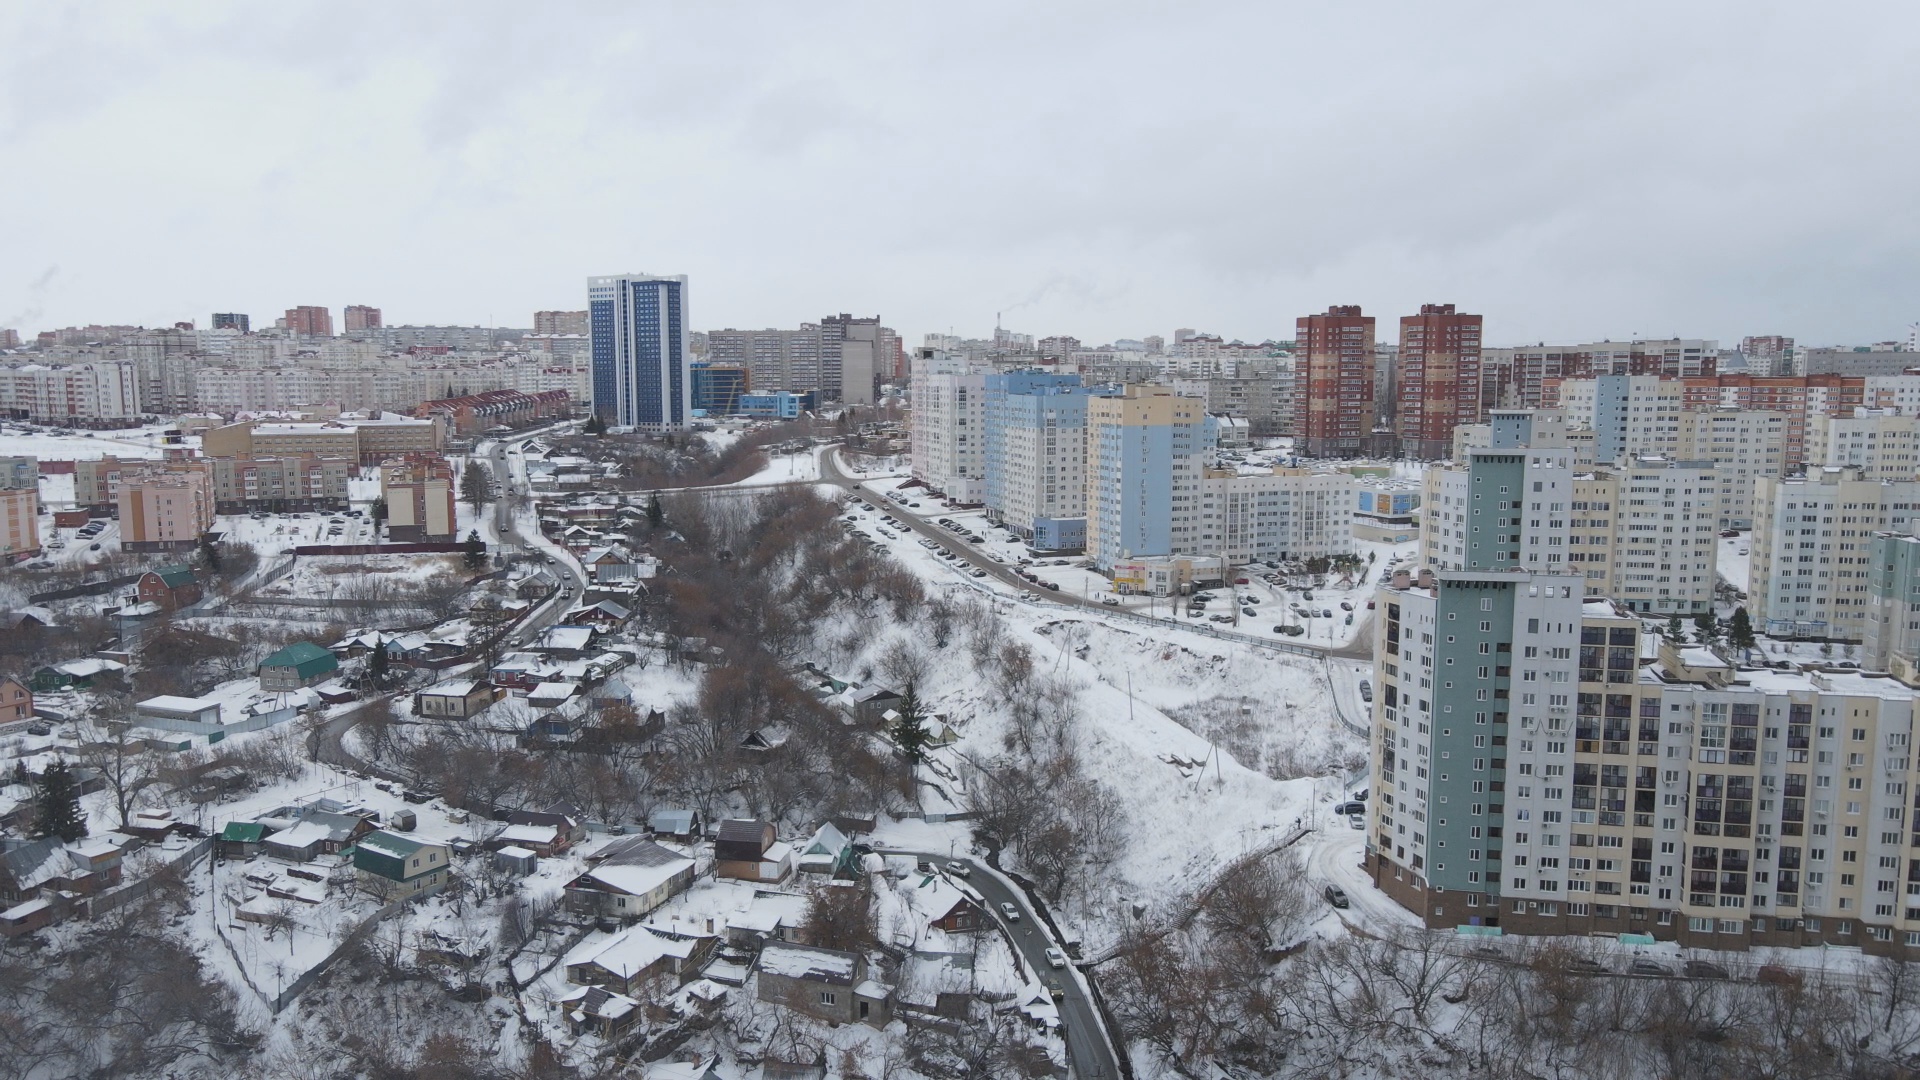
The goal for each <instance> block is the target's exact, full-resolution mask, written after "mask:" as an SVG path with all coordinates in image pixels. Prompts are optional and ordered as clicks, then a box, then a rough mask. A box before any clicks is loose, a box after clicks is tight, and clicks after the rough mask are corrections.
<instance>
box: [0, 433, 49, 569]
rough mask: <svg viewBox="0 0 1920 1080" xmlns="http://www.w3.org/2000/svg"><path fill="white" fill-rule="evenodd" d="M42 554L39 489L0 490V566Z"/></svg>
mask: <svg viewBox="0 0 1920 1080" xmlns="http://www.w3.org/2000/svg"><path fill="white" fill-rule="evenodd" d="M28 460H29V461H31V460H32V459H31V458H29V459H28ZM39 553H40V489H39V488H38V487H24V488H0V565H4V564H7V563H12V562H18V561H19V560H21V559H29V558H32V557H33V556H35V555H37V554H39Z"/></svg>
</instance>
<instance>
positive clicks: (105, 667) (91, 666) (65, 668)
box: [53, 656, 127, 679]
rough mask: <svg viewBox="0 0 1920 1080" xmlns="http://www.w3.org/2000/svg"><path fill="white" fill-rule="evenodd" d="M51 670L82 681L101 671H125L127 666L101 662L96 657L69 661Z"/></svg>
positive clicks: (111, 661) (116, 662)
mask: <svg viewBox="0 0 1920 1080" xmlns="http://www.w3.org/2000/svg"><path fill="white" fill-rule="evenodd" d="M53 669H54V670H55V671H58V672H62V673H64V674H67V675H71V676H73V677H74V678H76V679H84V678H87V677H88V676H91V675H98V674H100V673H101V672H103V671H125V670H127V665H125V664H122V663H120V662H119V661H117V660H102V659H100V658H99V657H97V656H89V657H87V658H85V659H83V660H69V661H67V662H66V663H64V664H55V665H54V666H53Z"/></svg>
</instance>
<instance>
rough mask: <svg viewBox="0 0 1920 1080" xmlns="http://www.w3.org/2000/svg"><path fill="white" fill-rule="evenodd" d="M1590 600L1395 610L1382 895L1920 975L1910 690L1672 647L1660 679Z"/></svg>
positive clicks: (1631, 622) (1573, 929) (1378, 722)
mask: <svg viewBox="0 0 1920 1080" xmlns="http://www.w3.org/2000/svg"><path fill="white" fill-rule="evenodd" d="M1579 593H1580V582H1579V581H1578V579H1567V578H1556V577H1554V576H1552V575H1536V574H1526V573H1517V574H1516V573H1499V572H1479V571H1461V572H1454V571H1441V572H1438V573H1432V572H1429V573H1427V574H1424V575H1423V576H1422V578H1421V580H1419V581H1418V582H1415V581H1413V580H1411V579H1410V578H1409V577H1408V576H1405V575H1403V576H1401V577H1398V578H1396V579H1395V580H1394V581H1393V582H1392V583H1391V584H1390V585H1389V586H1388V587H1387V588H1386V589H1384V590H1383V591H1382V593H1381V596H1380V605H1381V608H1382V609H1384V612H1385V614H1384V617H1383V618H1382V620H1381V622H1380V624H1379V630H1378V635H1379V636H1378V639H1377V651H1376V661H1375V673H1376V681H1377V686H1378V690H1377V692H1376V694H1375V708H1374V728H1375V730H1374V737H1373V751H1372V754H1373V757H1372V760H1373V787H1372V790H1373V791H1374V792H1375V793H1377V797H1376V798H1375V799H1373V800H1372V801H1371V804H1370V815H1371V820H1370V822H1369V836H1368V844H1367V846H1368V851H1367V865H1368V867H1369V869H1370V871H1371V875H1372V877H1373V879H1374V881H1375V883H1376V884H1377V885H1378V886H1379V887H1380V888H1381V889H1382V890H1383V891H1385V892H1387V893H1388V894H1389V895H1391V896H1393V897H1394V898H1395V899H1396V900H1397V901H1399V902H1400V903H1401V904H1402V905H1403V906H1406V907H1407V908H1409V909H1410V910H1412V911H1414V912H1416V913H1418V914H1420V915H1421V916H1422V917H1423V919H1424V920H1425V922H1426V924H1427V925H1428V926H1430V927H1436V928H1444V927H1454V926H1484V927H1499V928H1500V929H1501V930H1502V931H1503V932H1506V933H1523V934H1618V933H1638V934H1648V935H1651V936H1653V937H1655V938H1658V939H1661V940H1673V941H1678V942H1679V943H1681V944H1682V945H1685V946H1690V947H1699V948H1712V949H1734V950H1739V949H1747V948H1750V947H1752V946H1756V945H1782V946H1797V945H1809V944H1821V943H1826V944H1834V945H1849V946H1859V947H1861V948H1863V949H1865V950H1866V951H1869V952H1875V953H1885V954H1892V955H1903V956H1904V955H1914V954H1916V953H1920V900H1916V899H1913V894H1909V892H1908V889H1909V886H1908V885H1907V883H1906V879H1907V877H1908V876H1909V873H1908V872H1909V870H1910V869H1911V866H1912V865H1920V864H1915V863H1911V862H1910V859H1909V848H1910V847H1911V846H1912V844H1913V839H1914V837H1915V834H1914V833H1913V832H1912V831H1911V830H1912V829H1913V823H1912V822H1911V821H1909V820H1908V815H1909V814H1910V813H1911V812H1912V811H1911V809H1910V808H1909V807H1908V805H1907V803H1908V801H1909V800H1910V799H1911V798H1912V795H1911V794H1910V793H1909V789H1910V788H1912V786H1913V784H1914V783H1915V781H1916V779H1917V778H1916V777H1915V776H1914V775H1912V774H1913V771H1914V768H1915V765H1914V759H1913V751H1912V746H1911V738H1912V722H1913V696H1914V695H1913V694H1912V693H1911V691H1910V690H1908V689H1907V688H1906V687H1903V686H1900V685H1899V684H1898V683H1895V682H1893V681H1892V680H1889V679H1884V678H1878V679H1876V678H1867V677H1864V676H1861V675H1858V674H1852V673H1846V674H1840V673H1817V672H1814V673H1801V672H1794V673H1785V672H1776V671H1771V670H1758V671H1750V672H1749V671H1736V670H1735V669H1734V668H1733V667H1731V666H1730V665H1729V664H1727V663H1726V662H1725V661H1724V660H1722V659H1721V658H1720V657H1719V656H1717V655H1715V654H1714V653H1713V652H1712V651H1710V650H1708V649H1705V648H1702V647H1697V646H1695V647H1681V646H1676V645H1675V644H1673V643H1663V645H1662V647H1661V649H1660V659H1659V660H1658V662H1657V663H1654V664H1651V665H1646V666H1643V665H1642V663H1641V660H1640V653H1641V651H1642V649H1641V643H1640V640H1639V638H1640V635H1641V633H1642V631H1641V628H1640V622H1639V620H1638V619H1637V618H1636V617H1634V616H1633V615H1632V614H1631V613H1628V612H1626V611H1624V610H1622V609H1618V608H1616V607H1614V606H1613V605H1612V604H1611V603H1609V602H1607V601H1604V600H1595V599H1588V600H1582V599H1580V596H1579ZM1914 894H1920V889H1915V890H1914ZM1909 905H1911V906H1909Z"/></svg>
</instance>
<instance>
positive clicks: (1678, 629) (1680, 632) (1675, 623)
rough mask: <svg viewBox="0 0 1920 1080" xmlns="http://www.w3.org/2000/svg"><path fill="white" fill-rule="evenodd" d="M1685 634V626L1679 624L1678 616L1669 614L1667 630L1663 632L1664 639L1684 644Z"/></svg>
mask: <svg viewBox="0 0 1920 1080" xmlns="http://www.w3.org/2000/svg"><path fill="white" fill-rule="evenodd" d="M1686 634H1687V630H1686V627H1684V626H1682V625H1680V616H1678V615H1669V616H1668V617H1667V632H1666V634H1665V637H1666V639H1667V640H1668V641H1672V642H1676V643H1680V644H1684V643H1685V642H1686V640H1687V637H1686Z"/></svg>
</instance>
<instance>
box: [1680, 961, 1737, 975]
mask: <svg viewBox="0 0 1920 1080" xmlns="http://www.w3.org/2000/svg"><path fill="white" fill-rule="evenodd" d="M1680 970H1681V972H1682V973H1683V974H1685V975H1686V977H1687V978H1689V979H1725V978H1728V977H1729V976H1728V975H1727V969H1726V968H1723V967H1721V966H1720V965H1719V964H1714V963H1709V962H1707V961H1705V960H1689V961H1687V962H1686V964H1685V966H1683V967H1682V968H1681V969H1680Z"/></svg>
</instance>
